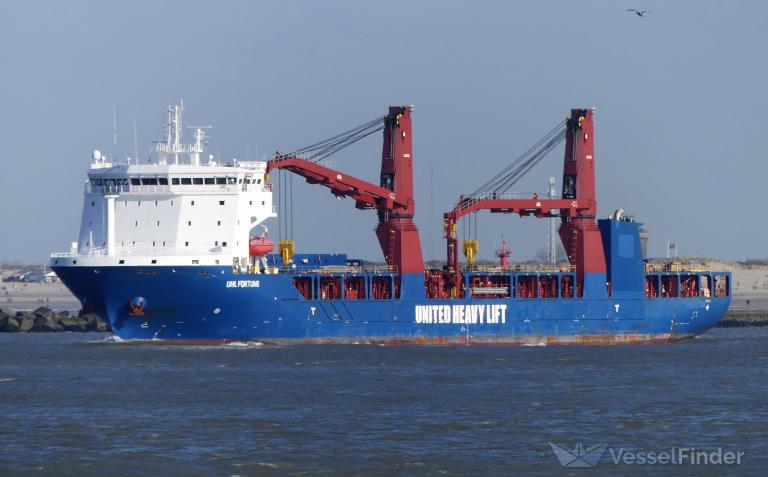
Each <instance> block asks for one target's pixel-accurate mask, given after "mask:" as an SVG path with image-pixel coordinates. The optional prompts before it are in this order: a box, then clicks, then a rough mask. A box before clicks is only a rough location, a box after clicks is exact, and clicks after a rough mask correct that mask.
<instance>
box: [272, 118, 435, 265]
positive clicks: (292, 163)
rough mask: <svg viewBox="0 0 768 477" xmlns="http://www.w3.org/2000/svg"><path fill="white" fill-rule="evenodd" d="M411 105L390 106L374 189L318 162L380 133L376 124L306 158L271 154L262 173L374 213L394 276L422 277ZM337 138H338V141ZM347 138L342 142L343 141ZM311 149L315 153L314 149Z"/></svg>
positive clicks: (324, 144)
mask: <svg viewBox="0 0 768 477" xmlns="http://www.w3.org/2000/svg"><path fill="white" fill-rule="evenodd" d="M412 111H413V108H412V107H411V106H391V107H390V108H389V112H388V114H387V115H386V116H385V117H384V118H383V120H381V121H382V122H383V130H384V143H383V146H382V153H381V178H380V182H379V185H375V184H372V183H370V182H367V181H364V180H360V179H357V178H355V177H352V176H349V175H347V174H344V173H342V172H340V171H337V170H334V169H331V168H329V167H326V166H324V165H322V164H319V163H318V162H317V160H319V159H318V158H320V159H322V157H324V155H329V154H331V153H333V152H336V151H337V150H339V149H340V148H342V147H346V145H348V144H347V143H345V142H344V141H345V140H347V142H348V143H349V144H351V143H352V142H355V141H357V140H359V139H361V138H362V137H365V136H366V135H368V134H369V133H370V132H372V131H375V130H378V129H380V123H379V122H378V121H372V122H371V123H369V124H370V125H371V126H370V127H367V129H366V128H365V127H364V126H367V125H364V126H361V127H360V128H356V129H354V130H350V132H349V134H347V135H346V136H343V137H342V135H338V136H334V137H333V138H330V139H329V140H326V141H322V142H321V143H318V145H319V146H317V145H313V146H310V148H307V149H305V150H310V149H312V150H314V151H318V150H319V151H321V152H320V154H317V155H315V156H314V157H312V156H310V157H309V158H305V157H300V156H301V153H300V152H297V153H289V154H276V155H275V158H274V159H272V160H270V161H268V162H267V172H268V173H269V172H270V171H272V170H274V169H285V170H287V171H290V172H293V173H294V174H298V175H300V176H302V177H304V178H305V179H306V181H307V182H308V183H310V184H320V185H323V186H325V187H327V188H329V189H330V190H331V193H332V194H333V195H335V196H336V197H351V198H352V199H354V201H355V207H357V208H358V209H376V211H377V215H378V218H379V224H378V226H377V227H376V237H377V238H378V240H379V244H380V245H381V251H382V253H383V254H384V259H385V260H386V262H387V265H389V266H391V267H393V268H394V269H395V270H396V271H397V272H398V273H423V272H424V260H423V258H422V254H421V241H420V239H419V231H418V229H417V228H416V225H415V224H414V223H413V216H414V213H415V211H416V203H415V201H414V200H413V137H412V134H411V132H412V122H411V113H412ZM340 138H341V139H340ZM345 138H346V139H345ZM313 148H314V149H313Z"/></svg>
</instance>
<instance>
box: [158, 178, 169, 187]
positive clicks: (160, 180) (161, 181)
mask: <svg viewBox="0 0 768 477" xmlns="http://www.w3.org/2000/svg"><path fill="white" fill-rule="evenodd" d="M157 183H158V184H160V185H168V178H167V177H160V178H158V179H157Z"/></svg>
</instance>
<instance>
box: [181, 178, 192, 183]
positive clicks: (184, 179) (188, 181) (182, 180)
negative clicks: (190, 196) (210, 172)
mask: <svg viewBox="0 0 768 477" xmlns="http://www.w3.org/2000/svg"><path fill="white" fill-rule="evenodd" d="M181 185H192V178H191V177H182V178H181Z"/></svg>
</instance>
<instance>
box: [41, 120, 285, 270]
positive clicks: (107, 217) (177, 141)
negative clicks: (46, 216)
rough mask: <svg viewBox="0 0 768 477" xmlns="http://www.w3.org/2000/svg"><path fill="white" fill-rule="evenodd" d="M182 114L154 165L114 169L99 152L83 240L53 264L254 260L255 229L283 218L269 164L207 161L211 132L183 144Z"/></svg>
mask: <svg viewBox="0 0 768 477" xmlns="http://www.w3.org/2000/svg"><path fill="white" fill-rule="evenodd" d="M182 110H183V107H182V105H175V106H172V107H170V108H169V110H168V124H167V129H166V135H165V140H164V141H163V142H161V143H159V144H157V145H156V148H155V152H156V157H155V158H153V159H152V160H151V162H148V163H136V161H130V160H128V161H126V162H125V163H113V162H110V160H109V159H108V158H106V157H105V156H103V155H102V154H101V153H100V152H99V151H94V153H93V157H92V161H91V164H90V169H89V171H88V181H87V182H86V184H85V200H84V203H83V214H82V222H81V226H80V236H79V238H78V241H77V242H76V243H73V244H72V250H71V251H70V252H69V253H61V254H54V255H53V256H52V257H51V262H52V264H55V265H66V264H69V265H197V264H200V265H214V264H221V265H224V264H231V263H232V261H233V260H232V259H233V258H236V257H240V258H244V257H248V239H249V237H250V236H251V235H252V232H253V229H254V228H255V227H256V226H258V225H259V224H260V223H262V222H263V221H264V220H266V219H268V218H270V217H276V215H277V214H276V213H275V210H274V208H273V206H272V188H271V186H270V185H269V184H268V183H266V181H265V173H266V162H258V161H237V160H233V161H232V162H229V163H217V162H216V161H214V160H213V156H207V157H205V154H204V146H205V129H206V127H197V128H194V129H195V133H194V137H195V142H194V143H193V144H184V143H183V142H182V117H181V115H182ZM203 157H204V159H202V158H203ZM130 162H134V163H130Z"/></svg>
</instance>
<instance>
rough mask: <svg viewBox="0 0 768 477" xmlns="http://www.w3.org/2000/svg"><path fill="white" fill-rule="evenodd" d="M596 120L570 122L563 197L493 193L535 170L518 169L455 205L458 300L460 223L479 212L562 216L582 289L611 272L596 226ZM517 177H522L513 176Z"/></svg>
mask: <svg viewBox="0 0 768 477" xmlns="http://www.w3.org/2000/svg"><path fill="white" fill-rule="evenodd" d="M592 116H593V111H592V110H590V109H572V110H571V115H570V117H569V118H568V119H567V120H566V123H565V139H566V146H565V158H564V165H563V193H562V198H560V199H542V198H539V197H537V196H536V195H534V196H533V197H527V198H519V197H510V196H509V194H506V193H503V192H497V191H495V190H493V188H494V187H497V188H498V187H501V185H508V184H510V179H509V178H510V177H512V179H514V178H515V177H519V176H520V175H522V174H524V173H525V172H527V171H528V170H530V167H532V165H533V164H531V165H526V166H525V167H524V168H523V169H519V170H518V172H513V173H508V172H505V171H506V170H505V171H502V172H503V173H504V174H502V175H501V176H498V177H497V178H494V179H492V180H491V181H489V183H488V184H490V186H489V187H487V188H485V189H484V190H483V192H482V193H480V194H473V195H472V196H470V197H463V196H462V197H461V198H460V199H459V202H458V203H457V204H456V206H455V207H454V208H453V209H452V210H451V211H450V212H446V213H445V214H444V216H443V219H444V230H445V239H446V242H447V243H446V245H447V259H448V273H449V274H450V275H451V276H452V278H451V281H452V288H453V291H452V295H454V296H456V295H457V294H458V290H460V289H461V271H460V269H459V251H458V240H457V238H456V223H457V222H458V220H459V219H460V218H461V217H463V216H465V215H467V214H471V213H475V212H479V211H480V210H488V211H490V212H492V213H504V214H512V213H515V214H519V215H520V216H527V215H533V216H535V217H538V218H542V217H557V216H559V217H560V218H561V220H562V224H561V226H560V238H561V240H562V242H563V245H564V246H565V250H566V252H567V253H568V259H569V261H570V262H571V264H572V265H573V266H575V268H576V274H577V276H576V279H577V284H578V285H579V286H582V285H583V282H584V273H585V272H605V271H606V265H605V256H604V254H603V246H602V238H601V236H600V230H599V229H598V227H597V223H596V222H595V216H596V213H597V199H596V196H595V166H594V154H595V152H594V144H595V143H594V134H593V133H594V125H593V121H592ZM552 144H554V142H553V143H552ZM520 171H522V172H520ZM514 174H518V175H517V176H514ZM514 180H516V179H514ZM494 181H495V182H494ZM512 183H514V182H512ZM500 184H501V185H500ZM481 189H482V188H481Z"/></svg>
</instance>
